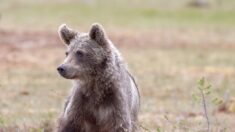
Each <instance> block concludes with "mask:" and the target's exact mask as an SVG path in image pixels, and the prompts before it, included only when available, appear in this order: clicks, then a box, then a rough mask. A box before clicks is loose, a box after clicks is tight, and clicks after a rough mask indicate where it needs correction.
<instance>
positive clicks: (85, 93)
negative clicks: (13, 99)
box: [58, 24, 139, 132]
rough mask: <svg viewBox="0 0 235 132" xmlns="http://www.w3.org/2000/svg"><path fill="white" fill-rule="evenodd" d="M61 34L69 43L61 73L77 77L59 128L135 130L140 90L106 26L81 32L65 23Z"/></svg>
mask: <svg viewBox="0 0 235 132" xmlns="http://www.w3.org/2000/svg"><path fill="white" fill-rule="evenodd" d="M59 35H60V37H61V39H62V40H63V41H64V42H65V44H66V45H67V52H66V59H65V61H64V62H63V63H62V64H61V65H60V66H59V67H58V71H59V73H60V75H61V76H63V77H64V78H66V79H72V80H73V88H72V90H71V92H70V95H69V97H68V100H67V102H66V103H65V108H64V112H63V113H62V115H61V117H60V119H59V124H58V132H135V131H136V127H135V125H136V122H137V116H138V111H139V93H138V89H137V86H136V83H135V81H134V78H133V77H132V76H131V74H130V73H129V72H128V70H127V68H126V66H125V64H124V62H123V60H122V57H121V55H120V53H119V52H118V50H117V49H116V48H115V47H114V45H113V44H112V42H111V41H110V40H109V39H108V37H107V35H106V33H105V31H104V29H103V27H102V26H101V25H99V24H93V25H92V27H91V29H90V32H89V33H79V32H76V31H73V30H71V29H69V28H68V27H67V26H66V25H65V24H63V25H61V26H60V28H59Z"/></svg>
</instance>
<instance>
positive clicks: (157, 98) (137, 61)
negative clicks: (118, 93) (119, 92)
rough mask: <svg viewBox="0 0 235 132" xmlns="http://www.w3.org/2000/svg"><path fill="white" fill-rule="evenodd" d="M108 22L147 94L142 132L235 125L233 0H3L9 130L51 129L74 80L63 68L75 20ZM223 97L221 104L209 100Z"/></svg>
mask: <svg viewBox="0 0 235 132" xmlns="http://www.w3.org/2000/svg"><path fill="white" fill-rule="evenodd" d="M94 22H99V23H101V24H102V25H103V26H104V27H105V29H106V32H107V34H108V36H109V37H110V38H111V40H112V41H113V42H114V43H115V45H116V46H117V47H118V48H119V49H120V51H121V53H122V54H123V56H124V58H125V60H126V62H127V64H128V66H129V69H130V70H131V72H132V73H133V74H134V76H135V78H136V79H137V82H138V84H139V89H140V93H141V112H140V115H139V121H140V123H139V124H140V125H139V126H140V131H151V132H174V131H175V132H191V131H192V132H200V131H202V132H203V131H205V130H206V127H207V126H206V120H205V118H204V115H203V107H202V105H201V102H200V101H199V102H197V101H196V102H195V101H194V99H193V98H192V95H194V94H195V93H197V92H198V88H197V85H198V84H197V81H198V80H199V79H200V78H201V77H205V78H206V79H207V80H208V82H209V83H210V84H212V91H211V94H209V95H206V99H207V102H206V103H207V107H208V113H209V118H210V122H211V127H212V131H214V132H225V131H226V132H232V131H234V130H235V86H234V84H235V1H234V0H50V1H49V0H37V1H35V0H0V132H16V131H22V132H42V131H45V132H51V131H52V130H53V128H54V127H55V123H56V120H57V118H58V116H59V114H60V112H61V111H62V109H63V103H64V101H65V98H66V96H67V94H68V91H69V89H70V87H71V83H70V81H68V80H65V79H63V78H61V77H60V76H59V75H58V73H57V71H56V67H57V66H58V65H59V64H60V63H61V62H62V61H63V59H64V58H65V48H66V47H65V46H64V45H63V44H62V42H61V41H60V39H59V37H58V35H57V29H58V26H59V25H60V24H62V23H66V24H67V25H68V26H70V27H71V28H73V29H76V30H78V31H81V32H88V31H89V28H90V25H91V24H92V23H94ZM214 97H218V98H221V99H222V100H223V103H222V104H220V105H214V104H213V103H211V101H210V99H211V98H214Z"/></svg>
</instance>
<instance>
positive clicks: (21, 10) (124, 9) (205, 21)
mask: <svg viewBox="0 0 235 132" xmlns="http://www.w3.org/2000/svg"><path fill="white" fill-rule="evenodd" d="M119 4H120V3H119ZM3 7H4V8H3ZM3 7H2V11H1V12H2V23H3V24H7V25H8V26H9V25H14V24H17V25H22V26H24V27H28V28H37V27H35V25H37V26H39V27H51V26H52V27H55V25H56V26H57V25H58V24H61V23H63V22H66V23H70V24H74V25H85V26H88V25H89V24H90V23H93V22H96V21H98V22H101V23H104V24H107V25H116V26H119V27H123V26H124V27H132V28H136V27H138V28H139V27H142V28H152V27H153V26H155V27H156V26H173V27H177V26H183V27H195V26H196V27H198V26H204V27H208V26H209V27H221V26H223V27H231V26H232V25H233V24H234V23H235V18H234V17H231V16H234V15H235V10H233V9H224V8H211V9H210V8H209V9H196V8H190V7H186V6H185V7H181V8H156V7H154V6H153V7H149V6H148V5H143V6H137V5H132V6H127V5H122V4H120V5H118V4H117V5H115V4H112V3H110V2H107V3H106V4H100V3H97V4H86V3H75V4H74V3H71V2H68V3H50V2H49V3H45V2H44V3H35V4H33V3H14V2H12V3H11V4H6V5H5V6H3Z"/></svg>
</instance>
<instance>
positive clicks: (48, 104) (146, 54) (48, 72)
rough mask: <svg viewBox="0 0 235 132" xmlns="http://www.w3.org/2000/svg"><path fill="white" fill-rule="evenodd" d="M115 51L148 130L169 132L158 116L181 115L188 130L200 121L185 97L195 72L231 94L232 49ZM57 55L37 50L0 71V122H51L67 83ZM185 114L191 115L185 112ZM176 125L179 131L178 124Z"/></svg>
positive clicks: (57, 50) (234, 75)
mask: <svg viewBox="0 0 235 132" xmlns="http://www.w3.org/2000/svg"><path fill="white" fill-rule="evenodd" d="M121 51H122V52H123V54H124V57H125V58H126V60H127V62H128V64H129V67H130V69H131V71H132V72H133V73H134V74H135V75H136V78H137V79H138V84H139V87H140V91H141V97H142V98H141V100H142V103H141V105H142V106H141V114H140V121H141V123H142V124H143V125H144V126H145V127H147V128H148V129H149V130H152V131H154V130H156V129H157V128H159V127H160V128H164V129H165V130H168V131H171V129H173V128H170V127H168V126H169V121H167V120H166V119H165V117H164V116H168V118H170V119H169V120H171V121H172V122H174V124H173V123H172V124H173V125H175V124H177V118H182V119H180V122H183V123H184V125H186V126H189V127H190V126H191V127H192V128H193V126H194V125H196V124H197V123H200V122H202V123H203V121H204V119H203V118H202V115H201V114H200V106H197V105H195V104H193V100H192V97H191V96H192V94H193V89H195V87H196V80H197V79H198V78H200V77H201V76H206V77H207V78H208V79H209V80H211V81H212V83H213V84H215V89H216V90H215V92H216V94H217V95H219V96H222V95H223V92H224V91H225V90H226V89H230V90H231V91H230V92H231V95H232V94H233V93H235V91H234V89H233V82H234V81H235V71H234V69H233V70H231V71H230V72H231V73H228V71H226V69H227V68H231V67H234V66H235V63H234V62H233V61H229V60H231V56H234V55H235V54H234V52H233V51H232V50H231V51H230V50H209V51H207V52H204V51H201V50H197V51H195V50H194V49H148V48H147V49H144V50H141V49H138V48H137V49H136V48H134V49H129V48H125V47H122V48H121ZM28 52H31V51H28ZM185 53H187V56H186V55H185ZM17 54H19V55H20V54H21V52H18V53H17ZM27 54H30V53H27ZM42 54H45V55H46V56H47V58H50V56H52V59H49V60H44V59H43V58H44V57H41V55H42ZM55 55H56V56H55ZM63 55H64V49H63V48H55V49H49V50H39V51H37V52H36V54H34V56H35V57H34V60H35V61H36V62H37V63H36V64H34V65H35V66H28V67H27V68H25V66H24V65H23V64H22V65H18V66H17V67H15V66H11V65H9V66H8V67H9V69H8V70H5V71H2V72H1V73H2V76H1V82H0V83H1V91H2V92H1V93H0V95H1V96H0V97H1V100H2V101H1V102H0V106H2V107H3V109H1V110H0V112H1V117H2V118H1V122H3V123H1V124H2V125H4V126H11V125H12V124H14V125H15V124H16V125H19V126H21V127H22V125H23V124H27V125H28V126H40V125H41V123H43V122H45V121H49V122H50V123H52V124H53V123H55V119H56V118H57V117H58V115H59V112H60V111H61V110H62V105H63V101H64V99H65V97H66V95H67V92H68V91H69V87H70V83H69V81H68V80H64V79H63V78H61V77H59V75H58V74H57V72H56V70H55V67H56V66H57V65H58V64H59V63H60V60H61V61H62V59H63V57H64V56H63ZM23 56H25V55H24V54H23V55H21V57H23ZM26 56H27V55H26ZM172 57H174V58H172ZM42 60H44V61H43V63H41V62H42ZM218 62H219V63H218ZM208 67H209V68H208ZM211 69H213V70H212V72H211ZM190 113H193V114H195V116H193V117H190V116H188V115H189V114H190ZM215 116H216V117H217V118H219V119H220V120H219V123H224V124H223V125H222V124H221V125H220V126H221V127H223V126H225V125H228V126H232V125H234V124H233V121H232V120H233V119H234V116H232V115H223V114H222V115H220V114H216V115H215ZM223 119H224V120H225V119H226V122H223V121H222V120H223ZM172 124H171V126H173V125H172ZM177 127H179V128H177V129H179V130H181V131H183V129H182V128H181V127H180V126H177ZM212 127H215V124H214V126H212ZM197 128H200V126H199V125H198V126H197Z"/></svg>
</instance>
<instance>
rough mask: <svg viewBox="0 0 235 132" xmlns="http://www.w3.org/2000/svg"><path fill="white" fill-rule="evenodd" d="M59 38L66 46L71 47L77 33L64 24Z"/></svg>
mask: <svg viewBox="0 0 235 132" xmlns="http://www.w3.org/2000/svg"><path fill="white" fill-rule="evenodd" d="M58 33H59V36H60V38H61V40H63V41H64V43H65V44H67V45H69V44H70V42H71V40H72V39H74V38H75V36H76V34H77V33H76V32H75V31H73V30H72V29H70V28H68V27H67V26H66V24H62V25H60V27H59V30H58Z"/></svg>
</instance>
